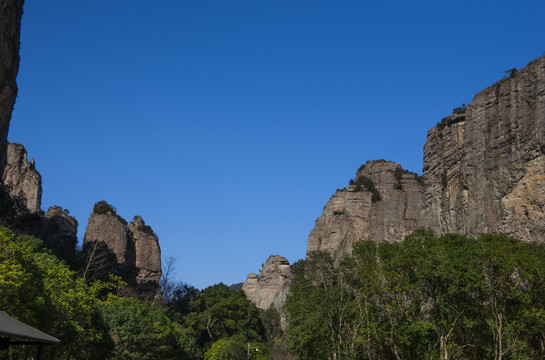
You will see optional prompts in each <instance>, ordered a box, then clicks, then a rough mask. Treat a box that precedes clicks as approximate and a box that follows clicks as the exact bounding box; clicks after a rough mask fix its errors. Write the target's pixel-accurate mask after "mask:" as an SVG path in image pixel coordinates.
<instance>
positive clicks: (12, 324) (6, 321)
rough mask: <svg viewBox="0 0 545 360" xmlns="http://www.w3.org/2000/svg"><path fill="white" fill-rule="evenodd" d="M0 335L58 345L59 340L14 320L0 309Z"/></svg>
mask: <svg viewBox="0 0 545 360" xmlns="http://www.w3.org/2000/svg"><path fill="white" fill-rule="evenodd" d="M0 336H4V337H10V338H12V337H15V338H22V339H27V340H32V341H36V342H40V343H44V344H51V345H59V344H60V343H61V341H60V340H59V339H57V338H54V337H53V336H51V335H47V334H46V333H43V332H41V331H40V330H38V329H34V328H33V327H32V326H29V325H27V324H25V323H22V322H20V321H19V320H15V319H14V318H12V317H11V316H9V315H8V314H6V313H5V312H4V311H0Z"/></svg>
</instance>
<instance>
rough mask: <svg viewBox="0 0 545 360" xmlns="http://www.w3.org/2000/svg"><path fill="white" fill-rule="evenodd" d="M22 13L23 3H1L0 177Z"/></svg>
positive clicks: (10, 0) (9, 0)
mask: <svg viewBox="0 0 545 360" xmlns="http://www.w3.org/2000/svg"><path fill="white" fill-rule="evenodd" d="M22 14H23V0H5V1H2V3H1V4H0V19H1V21H0V174H2V173H3V171H4V167H5V166H6V161H7V160H6V158H7V156H6V151H7V146H8V140H7V138H8V130H9V122H10V120H11V112H12V111H13V105H14V104H15V98H16V96H17V84H16V82H15V79H16V78H17V73H18V72H19V45H20V42H19V38H20V34H21V15H22Z"/></svg>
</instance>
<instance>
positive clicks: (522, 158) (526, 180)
mask: <svg viewBox="0 0 545 360" xmlns="http://www.w3.org/2000/svg"><path fill="white" fill-rule="evenodd" d="M423 170H424V171H423V173H424V180H425V182H426V184H428V186H427V188H426V214H425V219H426V224H425V225H426V226H427V227H430V228H432V229H433V230H435V231H436V232H437V233H446V232H457V233H461V234H466V235H471V236H475V235H478V234H479V233H483V232H488V233H500V232H501V233H506V234H508V235H511V236H514V237H517V238H519V239H521V240H524V241H543V240H542V239H543V235H544V234H545V56H544V57H541V58H539V59H536V60H534V61H533V62H531V63H530V64H529V65H528V66H527V67H526V68H524V69H522V70H521V71H518V72H517V71H516V70H515V71H512V72H511V76H510V77H509V78H508V79H504V80H502V81H500V82H498V83H496V84H495V85H493V86H491V87H489V88H487V89H485V90H483V91H481V92H480V93H479V94H477V95H476V96H475V98H474V99H473V101H472V102H471V103H470V104H469V105H468V106H467V108H466V109H465V110H463V109H461V111H459V113H458V114H454V115H451V116H449V117H447V118H445V119H443V120H442V122H441V123H440V124H438V126H436V127H434V128H432V129H430V130H429V131H428V138H427V141H426V144H425V145H424V169H423Z"/></svg>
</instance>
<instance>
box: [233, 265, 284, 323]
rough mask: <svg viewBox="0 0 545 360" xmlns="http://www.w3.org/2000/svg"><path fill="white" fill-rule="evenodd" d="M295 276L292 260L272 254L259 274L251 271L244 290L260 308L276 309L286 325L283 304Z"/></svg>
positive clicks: (281, 321)
mask: <svg viewBox="0 0 545 360" xmlns="http://www.w3.org/2000/svg"><path fill="white" fill-rule="evenodd" d="M294 277H295V274H294V272H293V269H292V267H291V265H290V262H289V261H288V260H287V259H286V258H285V257H283V256H279V255H272V256H270V257H269V258H268V259H267V261H266V262H265V263H264V264H263V267H262V268H261V271H260V272H259V275H257V274H254V273H251V274H249V275H248V277H247V278H246V281H245V282H244V284H243V285H242V291H244V293H245V294H246V297H247V298H248V299H250V301H252V302H253V303H254V304H255V305H256V306H257V307H258V308H260V309H263V310H268V309H270V308H273V309H275V310H276V311H278V312H279V314H280V324H281V325H282V326H283V327H284V326H285V324H286V323H285V317H284V313H283V311H282V306H283V305H284V303H285V302H286V297H287V296H288V292H289V287H290V285H291V283H292V281H293V279H294Z"/></svg>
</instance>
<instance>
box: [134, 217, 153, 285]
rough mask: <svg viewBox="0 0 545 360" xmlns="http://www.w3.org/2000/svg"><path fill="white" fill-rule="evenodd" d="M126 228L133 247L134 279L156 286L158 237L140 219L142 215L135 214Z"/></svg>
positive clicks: (140, 283) (141, 283)
mask: <svg viewBox="0 0 545 360" xmlns="http://www.w3.org/2000/svg"><path fill="white" fill-rule="evenodd" d="M128 230H129V234H130V235H131V237H132V240H133V242H134V247H135V266H136V268H137V269H138V274H137V277H136V281H137V283H138V284H139V285H142V286H144V285H149V286H152V287H156V286H157V284H158V283H159V279H160V278H161V248H160V247H159V238H158V237H157V235H156V234H155V233H154V232H153V230H152V229H151V227H149V226H148V225H146V223H145V222H144V220H142V216H135V217H134V219H133V221H132V223H131V224H130V225H129V228H128Z"/></svg>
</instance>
